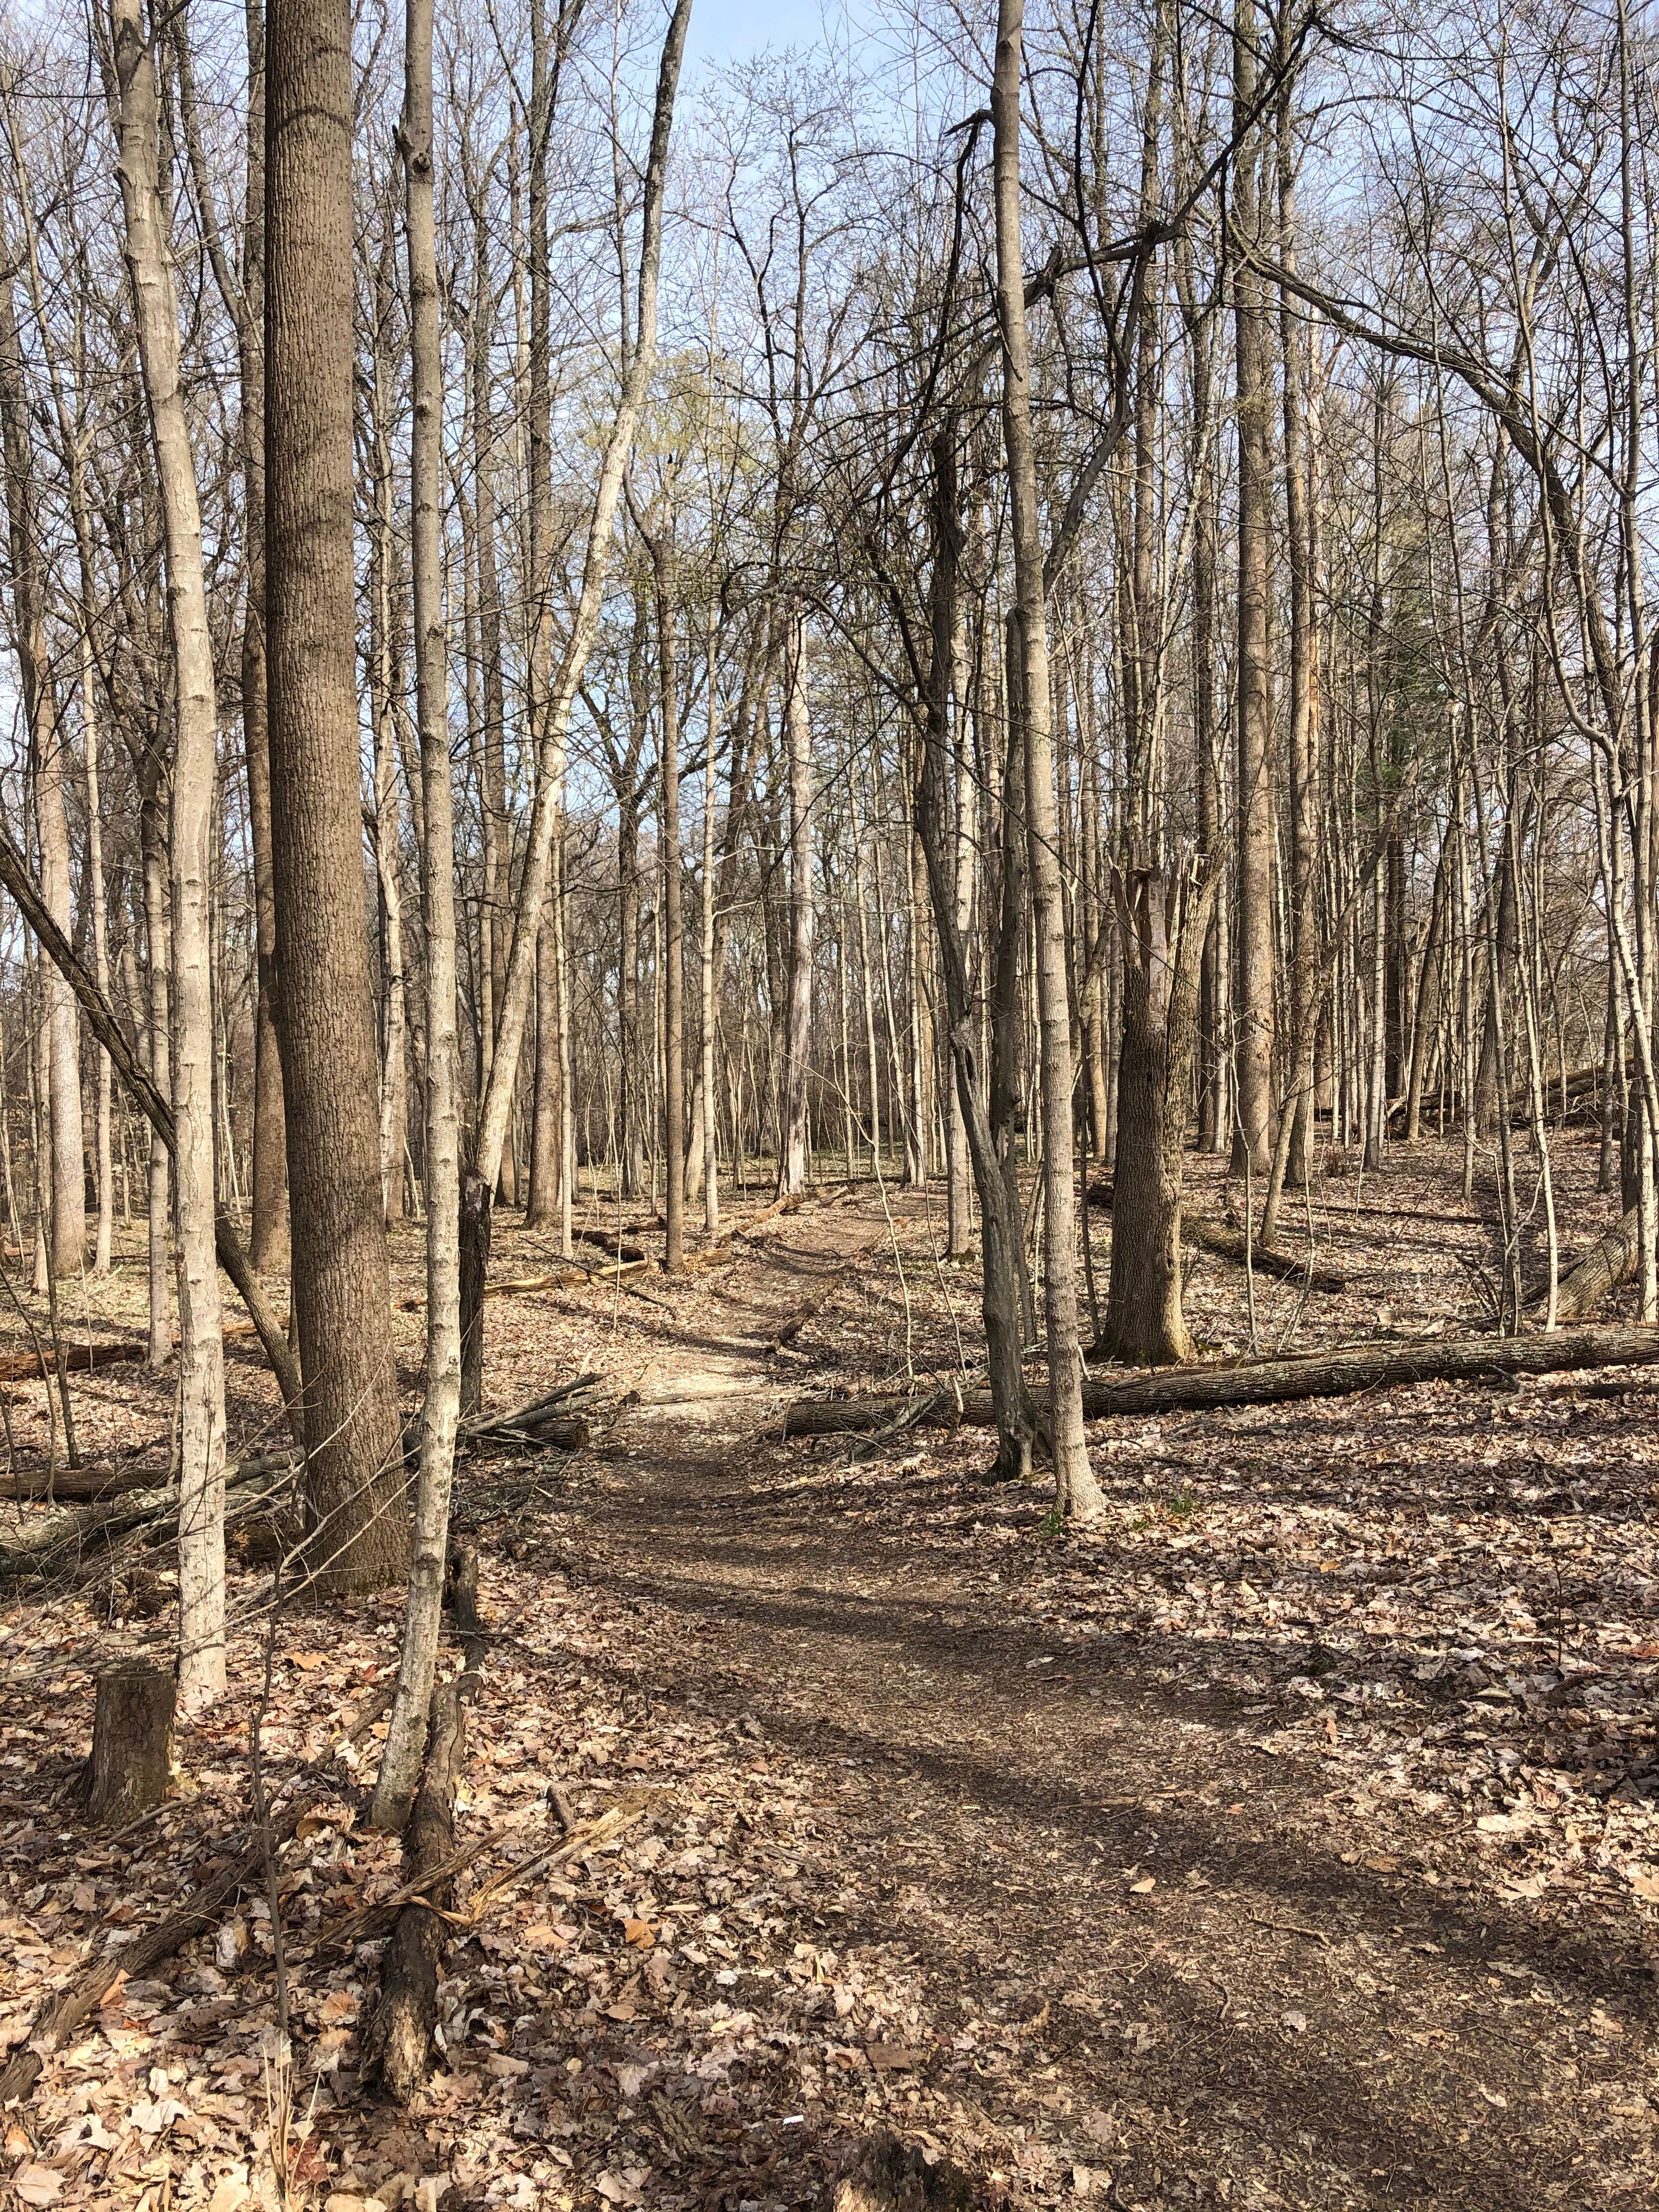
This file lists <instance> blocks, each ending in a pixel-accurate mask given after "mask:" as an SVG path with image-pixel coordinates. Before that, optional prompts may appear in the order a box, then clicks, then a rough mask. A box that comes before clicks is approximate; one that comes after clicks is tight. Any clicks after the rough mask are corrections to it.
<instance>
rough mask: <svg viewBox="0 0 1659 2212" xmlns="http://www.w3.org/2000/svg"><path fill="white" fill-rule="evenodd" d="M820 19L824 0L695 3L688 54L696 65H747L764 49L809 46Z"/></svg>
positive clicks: (703, 0) (711, 0)
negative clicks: (768, 47)
mask: <svg viewBox="0 0 1659 2212" xmlns="http://www.w3.org/2000/svg"><path fill="white" fill-rule="evenodd" d="M820 15H821V10H820V0H693V4H692V9H691V30H690V38H689V40H688V42H687V51H688V54H689V56H690V58H691V59H692V60H694V61H711V62H732V61H744V60H746V59H747V58H749V56H750V55H751V54H756V53H758V52H760V51H761V50H762V48H763V47H764V46H807V45H810V44H811V41H812V40H814V39H816V38H817V33H818V26H819V21H820Z"/></svg>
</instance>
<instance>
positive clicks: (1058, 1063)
mask: <svg viewBox="0 0 1659 2212" xmlns="http://www.w3.org/2000/svg"><path fill="white" fill-rule="evenodd" d="M1023 30H1024V0H1000V5H999V8H998V11H997V48H996V67H995V71H994V76H993V80H992V87H991V112H992V121H993V129H994V138H995V151H994V174H995V182H996V236H997V300H998V305H999V307H1000V315H1001V323H1002V344H1003V356H1002V367H1003V404H1002V424H1003V442H1004V447H1005V449H1006V455H1007V463H1008V487H1009V496H1010V505H1011V509H1012V524H1013V530H1012V535H1013V549H1014V575H1015V593H1016V605H1015V610H1014V612H1013V614H1012V617H1011V622H1012V628H1013V631H1014V636H1015V643H1016V657H1017V659H1018V667H1019V677H1020V684H1019V696H1018V708H1019V712H1018V721H1017V723H1015V724H1014V725H1013V727H1014V728H1017V729H1018V732H1019V733H1020V737H1021V739H1022V740H1023V745H1024V757H1025V759H1024V765H1025V807H1026V824H1027V838H1028V843H1029V848H1030V869H1031V889H1032V901H1033V905H1034V907H1035V909H1036V984H1037V1014H1038V1033H1039V1038H1040V1045H1041V1053H1042V1198H1043V1207H1042V1220H1043V1261H1044V1267H1043V1296H1044V1304H1045V1310H1046V1320H1047V1322H1048V1428H1049V1444H1050V1447H1051V1449H1052V1450H1053V1453H1054V1487H1055V1495H1056V1499H1057V1502H1058V1504H1059V1507H1060V1511H1061V1512H1062V1513H1065V1514H1066V1515H1068V1516H1072V1517H1073V1518H1075V1519H1078V1520H1087V1519H1089V1518H1091V1517H1092V1516H1094V1515H1095V1514H1097V1513H1098V1512H1099V1511H1100V1510H1101V1507H1102V1504H1103V1498H1102V1495H1101V1490H1100V1486H1099V1484H1098V1483H1097V1480H1095V1475H1094V1472H1093V1470H1092V1468H1091V1467H1090V1465H1089V1453H1088V1447H1087V1445H1086V1444H1085V1441H1084V1435H1083V1404H1082V1381H1083V1357H1082V1352H1081V1349H1080V1347H1079V1341H1078V1299H1077V1164H1076V1159H1075V1157H1074V1151H1075V1147H1074V1141H1073V1121H1072V1026H1071V1006H1070V1001H1069V994H1068V990H1067V982H1066V921H1065V910H1064V900H1063V894H1062V887H1061V884H1060V859H1059V852H1058V847H1057V835H1058V821H1057V812H1056V807H1055V803H1054V750H1053V739H1052V730H1051V725H1050V706H1049V696H1048V599H1047V591H1046V586H1045V584H1044V580H1043V551H1042V538H1041V529H1042V512H1041V508H1040V507H1039V503H1038V499H1037V483H1036V453H1035V448H1034V445H1033V439H1032V429H1031V368H1030V347H1029V345H1028V343H1027V340H1026V334H1025V275H1024V263H1023V259H1022V255H1021V246H1020V206H1019V129H1020V122H1019V99H1020V56H1021V48H1022V39H1023ZM1012 742H1013V738H1012V732H1011V743H1012Z"/></svg>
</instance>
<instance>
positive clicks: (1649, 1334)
mask: <svg viewBox="0 0 1659 2212" xmlns="http://www.w3.org/2000/svg"><path fill="white" fill-rule="evenodd" d="M1656 1363H1659V1329H1653V1328H1577V1329H1553V1330H1550V1331H1543V1330H1540V1331H1538V1332H1537V1333H1536V1334H1529V1335H1527V1336H1462V1337H1434V1338H1425V1339H1422V1340H1419V1341H1418V1342H1416V1343H1412V1344H1363V1345H1345V1346H1340V1347H1339V1348H1338V1349H1337V1350H1335V1351H1333V1352H1308V1353H1304V1354H1301V1355H1299V1356H1297V1357H1296V1358H1290V1359H1250V1360H1234V1361H1229V1362H1228V1363H1227V1364H1225V1365H1215V1366H1198V1367H1170V1368H1163V1369H1160V1370H1158V1371H1157V1372H1156V1373H1154V1374H1151V1375H1137V1376H1131V1377H1129V1378H1128V1379H1127V1380H1126V1381H1124V1382H1121V1383H1096V1382H1085V1383H1084V1386H1083V1413H1084V1418H1085V1419H1086V1420H1091V1421H1098V1420H1105V1419H1110V1418H1111V1417H1112V1416H1113V1415H1114V1414H1118V1413H1200V1412H1203V1411H1205V1410H1206V1409H1207V1408H1212V1407H1223V1406H1270V1405H1279V1404H1284V1403H1288V1402H1290V1401H1293V1400H1295V1399H1298V1398H1342V1397H1348V1396H1351V1395H1352V1394H1353V1393H1354V1392H1356V1391H1360V1390H1373V1389H1393V1388H1399V1387H1409V1386H1411V1385H1412V1384H1414V1383H1462V1382H1476V1381H1479V1380H1480V1377H1481V1376H1487V1375H1558V1374H1567V1373H1569V1372H1571V1371H1572V1370H1576V1369H1583V1368H1587V1367H1627V1366H1628V1367H1638V1366H1651V1365H1654V1364H1656ZM904 1403H905V1401H903V1400H902V1399H897V1398H892V1397H887V1398H844V1399H833V1398H832V1399H823V1398H808V1399H800V1400H798V1401H796V1402H795V1403H794V1404H793V1405H792V1406H790V1407H787V1410H786V1412H785V1414H784V1426H783V1433H784V1435H785V1436H786V1437H829V1436H842V1435H846V1434H848V1433H858V1432H860V1431H866V1430H869V1429H877V1428H881V1427H883V1426H884V1425H886V1424H887V1423H889V1422H890V1421H891V1420H892V1419H893V1418H894V1415H895V1413H896V1412H897V1411H898V1410H899V1409H900V1408H901V1407H902V1406H903V1404H904ZM925 1418H926V1419H927V1422H928V1424H929V1425H934V1426H944V1427H954V1426H955V1425H956V1424H957V1422H958V1421H961V1422H962V1423H963V1424H964V1425H967V1426H969V1427H972V1428H989V1427H991V1426H993V1425H994V1415H993V1413H992V1410H991V1397H990V1393H989V1392H988V1391H985V1390H975V1391H971V1392H965V1393H964V1394H963V1400H962V1406H961V1411H960V1413H958V1412H957V1410H956V1408H955V1407H953V1406H950V1405H948V1404H947V1405H941V1406H939V1407H936V1408H935V1409H934V1410H933V1411H932V1412H930V1413H928V1414H927V1416H926V1417H925Z"/></svg>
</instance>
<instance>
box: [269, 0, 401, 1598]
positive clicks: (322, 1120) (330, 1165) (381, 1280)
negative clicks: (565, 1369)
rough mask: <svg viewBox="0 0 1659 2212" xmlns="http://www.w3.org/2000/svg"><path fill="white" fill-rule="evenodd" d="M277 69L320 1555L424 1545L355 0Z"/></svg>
mask: <svg viewBox="0 0 1659 2212" xmlns="http://www.w3.org/2000/svg"><path fill="white" fill-rule="evenodd" d="M265 61H266V68H265V96H266V113H265V122H266V128H265V154H266V170H265V256H266V259H265V280H266V323H265V495H266V508H265V551H266V560H267V617H268V622H269V647H270V659H269V684H270V769H271V802H272V804H271V828H272V838H271V858H272V865H273V878H274V883H275V887H276V945H277V964H278V971H279V980H280V1024H281V1028H282V1032H283V1077H284V1088H285V1093H286V1097H285V1106H286V1112H287V1122H288V1161H289V1214H290V1221H291V1229H292V1241H293V1285H294V1299H295V1309H296V1311H297V1316H298V1322H299V1333H300V1354H301V1366H302V1369H303V1371H304V1376H305V1416H306V1445H307V1508H308V1510H309V1513H310V1515H311V1517H312V1521H313V1530H314V1535H313V1547H312V1552H311V1563H312V1566H313V1572H314V1573H315V1574H316V1576H317V1577H318V1578H319V1581H320V1583H322V1584H323V1586H324V1587H325V1588H326V1589H337V1590H359V1589H378V1588H380V1587H382V1586H383V1585H384V1584H386V1583H388V1582H392V1581H397V1580H400V1579H401V1578H402V1576H403V1573H404V1568H405V1566H406V1565H407V1561H408V1550H409V1541H408V1518H407V1515H406V1513H405V1510H404V1503H403V1467H402V1451H401V1446H400V1442H399V1431H398V1396H397V1371H396V1369H395V1367H394V1365H393V1363H392V1329H391V1291H390V1284H389V1279H388V1273H387V1267H386V1220H385V1215H384V1212H383V1210H382V1206H381V1198H380V1130H379V1127H378V1116H377V1114H376V1100H377V1097H378V1095H379V1069H378V1066H377V1065H376V1061H377V1054H376V1052H375V1045H374V1008H373V1005H372V1001H371V997H370V990H369V972H368V937H367V930H366V927H365V917H364V911H363V882H362V804H361V798H360V793H359V776H358V724H357V694H356V643H357V640H356V576H355V574H354V567H353V556H354V518H353V513H352V487H353V482H354V468H353V463H354V456H353V452H352V375H353V368H354V362H355V351H356V337H355V331H354V327H353V270H352V222H353V205H352V178H351V131H352V66H351V23H350V9H349V4H348V0H272V5H271V8H270V18H269V37H268V42H267V49H266V57H265Z"/></svg>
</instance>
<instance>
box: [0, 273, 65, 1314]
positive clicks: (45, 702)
mask: <svg viewBox="0 0 1659 2212" xmlns="http://www.w3.org/2000/svg"><path fill="white" fill-rule="evenodd" d="M0 433H3V441H4V459H5V477H6V509H7V520H8V522H9V526H10V540H11V594H12V635H13V638H14V640H15V644H16V647H17V662H18V673H19V676H20V677H21V691H22V697H23V714H24V720H25V722H26V725H27V730H28V745H29V769H30V775H31V780H32V782H33V792H34V823H35V834H36V836H37V837H38V838H39V841H40V888H41V890H42V892H43V893H44V895H45V897H46V907H47V910H48V912H49V913H50V914H51V915H52V920H53V921H55V922H56V923H57V925H58V927H59V929H61V930H62V931H63V932H64V934H65V936H67V935H68V934H69V933H70V927H71V915H70V852H69V821H68V817H67V816H66V814H65V812H64V732H63V727H62V725H61V722H60V720H59V718H58V699H57V692H56V689H55V686H54V684H53V680H52V653H51V648H50V646H49V644H48V641H47V637H46V574H45V571H44V569H43V568H42V565H41V559H40V540H39V536H38V528H37V513H38V509H37V507H36V486H35V481H34V464H33V451H32V449H33V436H34V432H33V426H32V423H31V421H30V414H29V398H28V386H27V373H26V371H25V368H24V365H23V349H22V341H21V337H20V336H19V334H18V328H17V307H16V298H15V289H14V284H13V279H12V277H11V276H9V275H8V276H5V277H3V278H0ZM40 980H41V990H42V995H43V997H44V1000H45V1005H46V1091H47V1097H48V1099H49V1101H50V1105H51V1114H50V1117H49V1118H50V1125H51V1144H52V1158H51V1175H50V1193H51V1206H50V1209H49V1212H50V1231H51V1249H50V1255H49V1260H50V1266H51V1268H52V1273H53V1274H54V1275H60V1276H62V1275H68V1276H78V1275H79V1274H80V1273H81V1269H82V1266H83V1265H84V1263H85V1258H86V1211H87V1170H86V1157H85V1142H84V1136H83V1132H82V1115H81V1024H80V1021H79V1019H78V1018H77V1015H76V1006H75V994H74V992H73V991H71V990H70V987H69V985H68V984H67V983H66V982H65V981H64V978H63V977H62V976H61V975H59V974H58V971H57V969H55V968H54V967H52V964H51V963H47V964H46V967H45V968H44V969H42V971H41V979H40Z"/></svg>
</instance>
